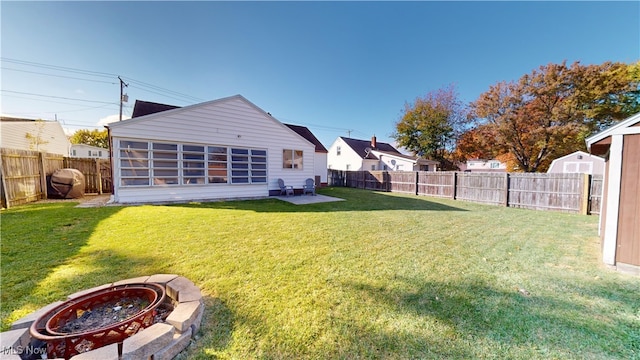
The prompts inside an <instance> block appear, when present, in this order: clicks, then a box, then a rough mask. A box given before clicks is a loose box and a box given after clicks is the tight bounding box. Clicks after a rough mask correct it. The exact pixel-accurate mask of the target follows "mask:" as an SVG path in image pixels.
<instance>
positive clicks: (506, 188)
mask: <svg viewBox="0 0 640 360" xmlns="http://www.w3.org/2000/svg"><path fill="white" fill-rule="evenodd" d="M509 185H510V184H509V173H508V172H507V173H504V206H506V207H509Z"/></svg>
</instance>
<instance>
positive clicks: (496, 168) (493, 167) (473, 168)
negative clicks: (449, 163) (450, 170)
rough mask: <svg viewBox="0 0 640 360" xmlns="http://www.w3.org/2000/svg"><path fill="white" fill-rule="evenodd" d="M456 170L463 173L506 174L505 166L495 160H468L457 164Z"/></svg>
mask: <svg viewBox="0 0 640 360" xmlns="http://www.w3.org/2000/svg"><path fill="white" fill-rule="evenodd" d="M458 168H459V169H460V171H464V172H507V164H505V163H503V162H501V161H500V160H497V159H491V160H485V159H468V160H467V162H466V163H461V164H458Z"/></svg>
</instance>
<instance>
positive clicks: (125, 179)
mask: <svg viewBox="0 0 640 360" xmlns="http://www.w3.org/2000/svg"><path fill="white" fill-rule="evenodd" d="M134 112H135V111H134ZM109 136H110V141H111V146H112V149H113V159H112V163H113V184H114V191H113V200H114V202H116V203H153V202H184V201H205V200H216V199H239V198H260V197H266V196H269V195H270V194H276V193H278V192H279V187H278V178H282V179H283V180H284V182H285V184H286V185H292V186H293V187H294V188H302V185H303V184H304V181H305V179H307V178H313V177H314V166H315V165H314V153H315V146H314V144H312V143H310V142H309V141H308V140H306V139H305V138H303V137H302V136H300V135H298V134H297V133H296V132H295V131H293V130H291V129H290V128H288V127H287V126H285V125H284V124H282V123H281V122H280V121H278V120H276V119H275V118H274V117H272V116H271V115H270V114H268V113H266V112H265V111H263V110H262V109H260V108H259V107H257V106H256V105H254V104H253V103H251V102H250V101H249V100H247V99H245V98H244V97H242V96H241V95H235V96H231V97H227V98H222V99H218V100H213V101H209V102H204V103H200V104H195V105H191V106H186V107H182V108H174V109H169V110H164V111H160V112H156V113H151V114H148V115H143V116H140V117H134V118H133V119H129V120H124V121H121V122H116V123H111V124H109Z"/></svg>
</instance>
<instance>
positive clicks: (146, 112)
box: [109, 95, 328, 152]
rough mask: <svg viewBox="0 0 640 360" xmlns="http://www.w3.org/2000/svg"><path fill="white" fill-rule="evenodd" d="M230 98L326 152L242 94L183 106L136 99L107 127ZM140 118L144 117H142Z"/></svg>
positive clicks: (300, 128)
mask: <svg viewBox="0 0 640 360" xmlns="http://www.w3.org/2000/svg"><path fill="white" fill-rule="evenodd" d="M231 99H241V100H242V101H244V102H246V103H247V104H249V105H251V106H252V107H253V108H255V109H256V110H258V111H260V112H261V113H264V114H265V115H267V116H269V118H271V119H272V120H274V121H276V122H277V123H278V124H280V125H282V126H284V127H286V128H287V129H288V130H290V131H293V132H294V133H295V134H296V135H298V136H300V137H302V138H303V139H305V140H306V141H308V142H310V143H311V144H313V145H314V146H315V148H316V152H328V151H327V149H326V148H325V147H324V146H323V145H322V143H320V141H319V140H318V139H317V138H316V137H315V136H314V135H313V134H312V133H311V131H310V130H309V129H307V128H306V127H304V126H298V125H289V124H283V123H282V122H280V121H279V120H277V119H276V118H275V117H273V116H272V115H271V114H270V113H268V112H265V111H264V110H262V109H261V108H260V107H258V106H257V105H255V104H254V103H252V102H251V101H249V100H247V99H246V98H245V97H244V96H242V95H233V96H229V97H226V98H221V99H216V100H211V101H207V102H203V103H198V104H193V105H188V106H185V107H180V106H175V105H168V104H161V103H155V102H151V101H142V100H136V103H135V105H134V107H133V115H132V116H131V119H128V120H125V121H120V122H115V123H110V124H109V127H118V126H121V125H125V126H126V124H128V123H131V122H132V121H144V120H145V119H149V118H151V117H154V114H159V113H162V112H165V111H171V112H173V111H182V110H184V109H190V108H196V107H200V106H206V105H209V104H213V103H220V102H224V101H227V100H231ZM156 116H162V115H156ZM142 118H144V119H142Z"/></svg>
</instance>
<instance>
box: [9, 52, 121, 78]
mask: <svg viewBox="0 0 640 360" xmlns="http://www.w3.org/2000/svg"><path fill="white" fill-rule="evenodd" d="M0 60H2V61H4V62H8V63H13V64H19V65H27V66H34V67H40V68H45V69H51V70H59V71H67V72H72V73H76V74H84V75H91V76H98V77H108V78H113V77H117V76H118V75H116V74H111V73H106V72H101V71H92V70H83V69H78V68H72V67H66V66H58V65H49V64H43V63H37V62H33V61H26V60H18V59H11V58H6V57H0Z"/></svg>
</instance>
